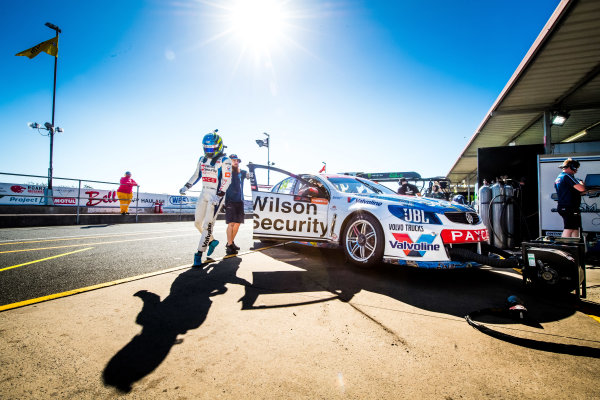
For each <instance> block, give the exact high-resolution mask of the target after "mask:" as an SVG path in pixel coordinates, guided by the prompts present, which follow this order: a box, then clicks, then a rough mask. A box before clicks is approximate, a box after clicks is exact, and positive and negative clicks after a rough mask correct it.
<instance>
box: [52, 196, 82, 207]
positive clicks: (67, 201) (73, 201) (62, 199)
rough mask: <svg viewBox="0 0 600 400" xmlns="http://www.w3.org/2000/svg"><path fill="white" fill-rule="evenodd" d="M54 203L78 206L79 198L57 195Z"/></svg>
mask: <svg viewBox="0 0 600 400" xmlns="http://www.w3.org/2000/svg"><path fill="white" fill-rule="evenodd" d="M54 205H67V206H76V205H77V199H76V198H75V197H55V198H54Z"/></svg>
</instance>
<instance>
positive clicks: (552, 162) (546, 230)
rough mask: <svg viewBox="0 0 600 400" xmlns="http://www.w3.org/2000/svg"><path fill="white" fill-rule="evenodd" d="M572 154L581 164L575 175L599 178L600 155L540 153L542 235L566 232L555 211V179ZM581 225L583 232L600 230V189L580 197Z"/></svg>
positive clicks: (597, 179)
mask: <svg viewBox="0 0 600 400" xmlns="http://www.w3.org/2000/svg"><path fill="white" fill-rule="evenodd" d="M568 157H571V158H573V159H575V160H577V161H579V163H580V164H581V165H580V167H579V170H578V171H577V173H576V174H575V178H577V179H578V180H581V181H584V182H587V184H588V185H590V182H598V181H600V155H589V156H577V155H564V156H556V155H552V156H539V158H538V173H539V185H540V192H539V196H540V199H539V200H540V202H539V204H540V230H541V234H542V235H548V236H553V235H554V236H560V234H561V233H562V231H563V227H564V226H563V219H562V217H561V216H560V215H559V214H558V212H557V211H556V207H557V195H556V190H555V189H554V181H555V180H556V177H557V176H558V174H560V173H561V171H562V170H561V169H560V168H559V166H560V165H561V164H562V163H563V161H564V160H565V159H567V158H568ZM580 208H581V224H582V229H583V231H584V232H600V192H597V193H591V194H587V195H584V196H582V197H581V207H580Z"/></svg>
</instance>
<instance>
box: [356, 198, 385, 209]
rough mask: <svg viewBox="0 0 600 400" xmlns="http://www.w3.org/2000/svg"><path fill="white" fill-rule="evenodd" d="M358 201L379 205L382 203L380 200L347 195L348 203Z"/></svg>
mask: <svg viewBox="0 0 600 400" xmlns="http://www.w3.org/2000/svg"><path fill="white" fill-rule="evenodd" d="M354 202H356V203H360V204H370V205H372V206H378V207H379V206H380V205H382V204H383V203H382V202H380V201H375V200H370V199H361V198H356V197H348V203H354Z"/></svg>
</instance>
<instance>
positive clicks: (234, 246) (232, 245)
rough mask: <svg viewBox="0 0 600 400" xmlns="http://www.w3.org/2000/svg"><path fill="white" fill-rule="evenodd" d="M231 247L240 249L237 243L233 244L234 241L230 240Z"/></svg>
mask: <svg viewBox="0 0 600 400" xmlns="http://www.w3.org/2000/svg"><path fill="white" fill-rule="evenodd" d="M231 247H233V248H234V249H236V250H239V249H240V248H239V247H237V245H236V244H235V242H231Z"/></svg>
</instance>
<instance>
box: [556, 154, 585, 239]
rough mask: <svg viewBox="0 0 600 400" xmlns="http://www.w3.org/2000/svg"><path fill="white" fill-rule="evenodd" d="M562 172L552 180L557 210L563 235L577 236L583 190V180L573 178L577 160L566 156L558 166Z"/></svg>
mask: <svg viewBox="0 0 600 400" xmlns="http://www.w3.org/2000/svg"><path fill="white" fill-rule="evenodd" d="M559 168H560V169H562V172H561V173H560V174H559V175H558V176H557V177H556V180H555V181H554V188H555V189H556V194H557V195H558V206H557V207H556V208H557V211H558V213H559V214H560V216H561V217H562V219H563V222H564V230H563V233H562V236H563V237H579V230H580V229H581V210H580V208H579V206H580V204H581V194H582V193H583V192H585V185H584V184H583V181H581V180H579V179H577V178H575V173H576V172H577V170H578V169H579V161H577V160H573V159H572V158H567V159H566V160H565V161H564V162H563V163H562V164H561V165H560V167H559Z"/></svg>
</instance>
